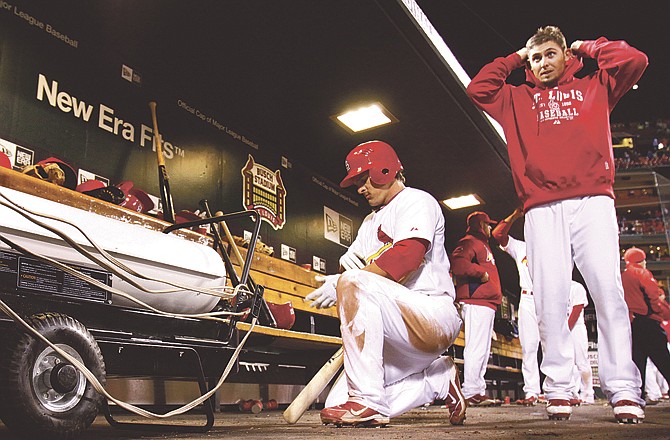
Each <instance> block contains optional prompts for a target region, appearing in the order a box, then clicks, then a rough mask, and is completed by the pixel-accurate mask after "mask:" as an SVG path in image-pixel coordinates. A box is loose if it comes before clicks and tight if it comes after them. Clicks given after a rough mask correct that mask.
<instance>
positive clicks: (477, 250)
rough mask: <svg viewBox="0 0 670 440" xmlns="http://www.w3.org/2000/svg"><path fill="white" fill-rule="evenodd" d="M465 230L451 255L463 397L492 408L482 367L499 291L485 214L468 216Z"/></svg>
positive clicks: (487, 352) (493, 401) (477, 212)
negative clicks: (461, 324) (461, 330)
mask: <svg viewBox="0 0 670 440" xmlns="http://www.w3.org/2000/svg"><path fill="white" fill-rule="evenodd" d="M467 224H468V227H467V230H466V232H465V236H464V237H463V238H461V239H460V240H459V242H458V245H457V246H456V249H454V251H453V252H452V254H451V265H452V273H453V275H454V280H455V282H456V300H457V301H458V302H459V303H460V304H461V314H462V316H463V320H464V321H465V348H464V350H463V363H464V365H463V373H464V374H463V395H464V396H465V398H466V399H467V401H468V405H470V406H492V405H496V404H498V403H499V402H498V401H496V400H495V399H491V398H490V397H487V395H486V381H485V380H484V375H485V374H486V365H487V364H488V360H489V352H490V351H491V336H492V334H493V322H494V319H495V313H496V308H497V307H498V305H499V304H500V303H501V301H502V289H501V287H500V278H499V276H498V268H497V267H496V261H495V258H493V253H492V252H491V248H490V247H489V244H488V240H489V238H490V237H491V224H495V221H493V220H491V219H490V218H489V216H488V214H486V213H485V212H481V211H475V212H473V213H472V214H470V215H469V216H468V219H467Z"/></svg>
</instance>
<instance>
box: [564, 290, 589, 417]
mask: <svg viewBox="0 0 670 440" xmlns="http://www.w3.org/2000/svg"><path fill="white" fill-rule="evenodd" d="M588 305H589V299H588V297H587V296H586V289H584V286H582V284H581V283H578V282H577V281H572V283H571V284H570V301H569V303H568V312H567V316H568V328H569V329H570V336H571V337H572V343H573V344H574V347H575V364H574V366H573V378H574V383H575V388H574V392H573V400H571V401H570V404H571V405H572V406H575V405H580V404H582V403H584V404H586V405H590V404H593V403H594V402H595V393H594V391H593V371H592V370H591V363H590V362H589V335H588V332H587V330H586V323H585V322H584V308H586V306H588Z"/></svg>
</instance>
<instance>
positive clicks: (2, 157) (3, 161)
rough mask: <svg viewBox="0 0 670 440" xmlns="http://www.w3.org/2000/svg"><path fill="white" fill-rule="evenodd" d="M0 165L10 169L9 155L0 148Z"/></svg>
mask: <svg viewBox="0 0 670 440" xmlns="http://www.w3.org/2000/svg"><path fill="white" fill-rule="evenodd" d="M0 167H2V168H9V169H10V170H11V169H12V163H11V162H10V161H9V156H7V155H6V154H5V153H4V152H3V151H2V150H0Z"/></svg>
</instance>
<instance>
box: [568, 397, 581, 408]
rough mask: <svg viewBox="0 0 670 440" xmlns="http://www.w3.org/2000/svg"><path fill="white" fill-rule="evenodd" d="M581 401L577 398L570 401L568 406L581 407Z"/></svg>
mask: <svg viewBox="0 0 670 440" xmlns="http://www.w3.org/2000/svg"><path fill="white" fill-rule="evenodd" d="M581 404H582V401H581V400H580V399H577V398H573V399H570V406H581Z"/></svg>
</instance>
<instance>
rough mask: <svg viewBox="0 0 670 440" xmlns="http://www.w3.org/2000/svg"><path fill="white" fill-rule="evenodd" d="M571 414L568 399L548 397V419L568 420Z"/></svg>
mask: <svg viewBox="0 0 670 440" xmlns="http://www.w3.org/2000/svg"><path fill="white" fill-rule="evenodd" d="M571 414H572V406H570V401H569V400H565V399H549V403H547V416H548V417H549V420H568V419H569V418H570V415H571Z"/></svg>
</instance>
